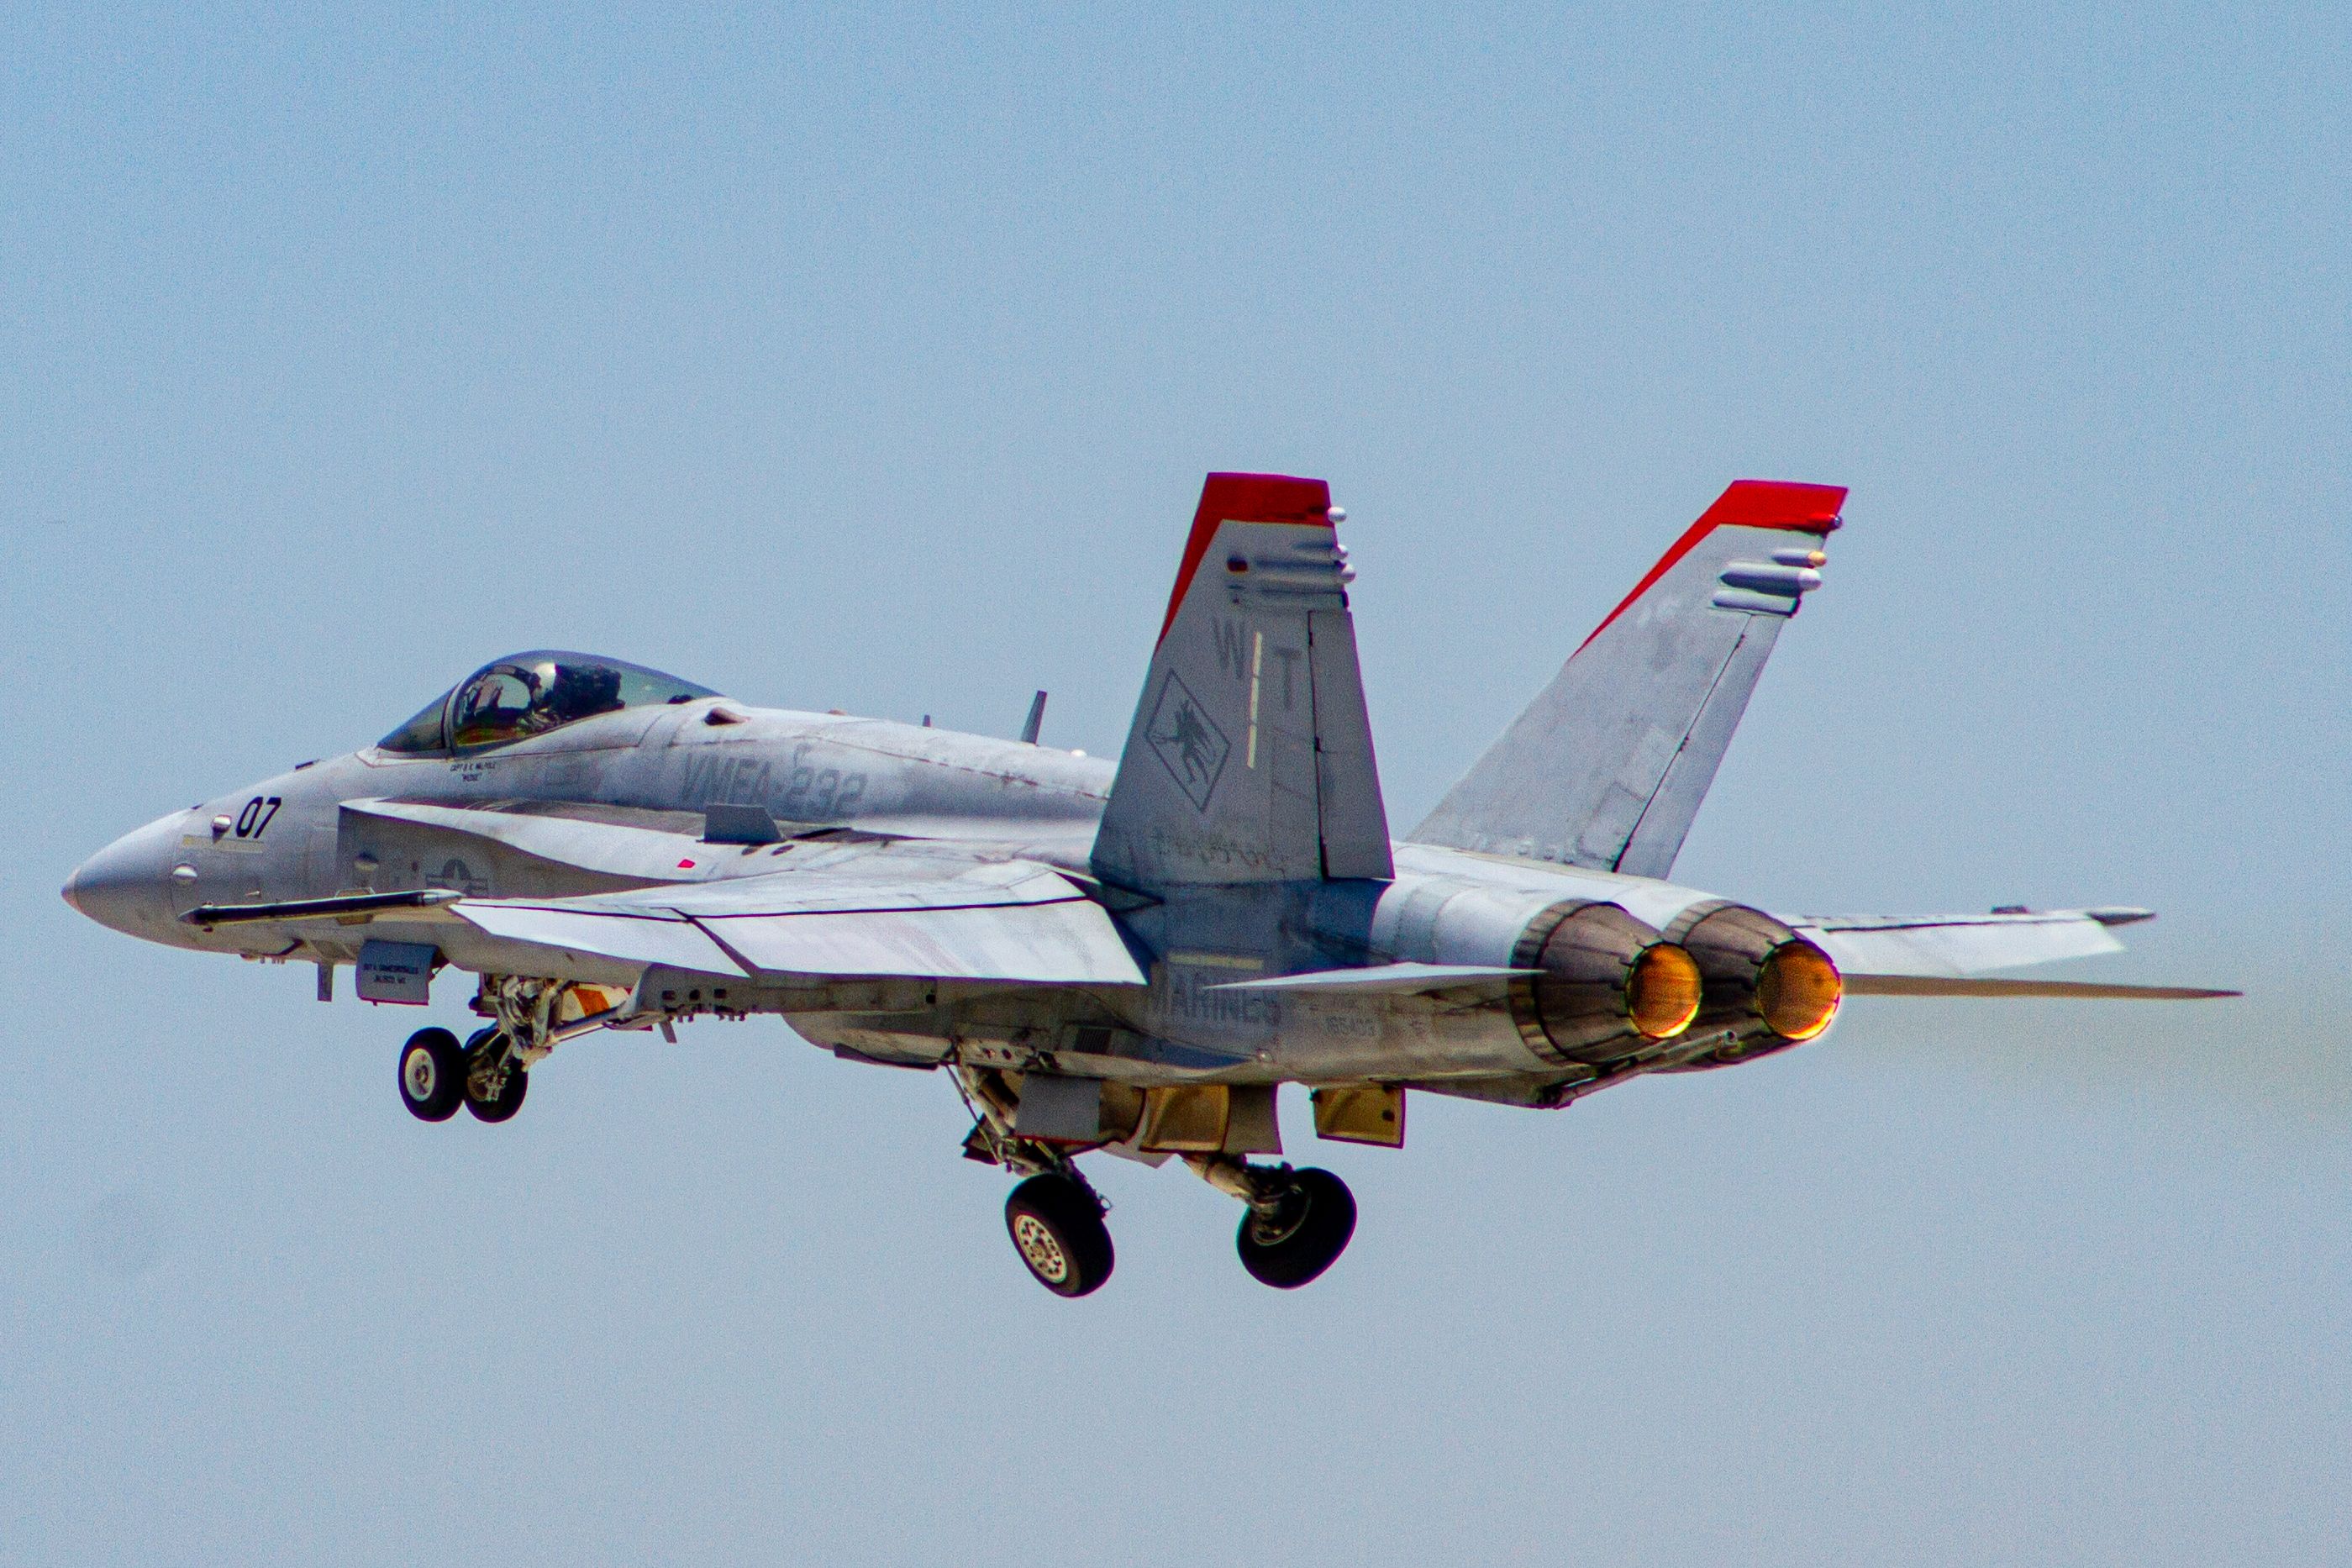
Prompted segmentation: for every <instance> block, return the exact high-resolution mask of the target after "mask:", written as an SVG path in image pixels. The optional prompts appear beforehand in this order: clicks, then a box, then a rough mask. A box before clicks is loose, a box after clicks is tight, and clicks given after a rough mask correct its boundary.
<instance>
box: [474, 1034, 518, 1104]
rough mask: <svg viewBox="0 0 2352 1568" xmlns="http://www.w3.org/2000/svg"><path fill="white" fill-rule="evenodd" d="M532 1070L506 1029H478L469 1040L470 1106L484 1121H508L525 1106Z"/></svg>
mask: <svg viewBox="0 0 2352 1568" xmlns="http://www.w3.org/2000/svg"><path fill="white" fill-rule="evenodd" d="M528 1089H530V1073H529V1072H528V1071H527V1070H525V1068H524V1067H523V1065H522V1063H521V1061H520V1060H519V1059H518V1058H517V1056H516V1053H515V1051H514V1048H513V1047H512V1045H511V1044H510V1043H509V1040H508V1038H507V1034H506V1031H505V1030H503V1029H499V1028H496V1027H492V1028H488V1029H477V1030H476V1031H475V1032H474V1037H473V1038H471V1039H469V1040H467V1042H466V1109H467V1110H470V1111H472V1112H473V1113H474V1115H475V1118H476V1119H477V1120H478V1121H505V1120H506V1119H507V1118H509V1116H512V1115H513V1114H514V1113H515V1112H516V1111H518V1110H521V1109H522V1097H523V1094H524V1092H525V1091H526V1090H528Z"/></svg>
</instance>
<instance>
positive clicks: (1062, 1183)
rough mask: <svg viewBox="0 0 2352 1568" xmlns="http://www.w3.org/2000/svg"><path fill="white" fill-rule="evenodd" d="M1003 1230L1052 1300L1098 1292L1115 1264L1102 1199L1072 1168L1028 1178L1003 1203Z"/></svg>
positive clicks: (1115, 1257)
mask: <svg viewBox="0 0 2352 1568" xmlns="http://www.w3.org/2000/svg"><path fill="white" fill-rule="evenodd" d="M1004 1228H1005V1229H1006V1230H1008V1231H1010V1232H1012V1233H1013V1246H1014V1247H1017V1248H1018V1249H1019V1250H1020V1253H1021V1261H1022V1262H1024V1263H1025V1264H1027V1265H1028V1266H1029V1272H1030V1273H1032V1274H1034V1275H1035V1276H1036V1277H1037V1283H1038V1284H1040V1285H1043V1286H1044V1287H1045V1289H1048V1290H1051V1291H1052V1292H1054V1294H1055V1295H1056V1296H1084V1295H1086V1294H1087V1293H1088V1292H1089V1291H1092V1290H1096V1289H1100V1288H1101V1286H1102V1282H1103V1281H1104V1280H1106V1279H1109V1278H1110V1270H1111V1265H1112V1264H1113V1263H1115V1262H1116V1261H1118V1258H1117V1255H1116V1254H1115V1253H1114V1252H1113V1251H1112V1248H1111V1245H1110V1227H1109V1226H1107V1225H1105V1224H1103V1204H1102V1199H1100V1198H1099V1197H1097V1196H1096V1195H1095V1190H1094V1188H1093V1187H1091V1186H1089V1185H1087V1183H1086V1181H1085V1180H1084V1179H1083V1178H1082V1177H1080V1176H1079V1175H1078V1173H1076V1171H1075V1170H1073V1171H1071V1172H1069V1173H1067V1174H1065V1173H1061V1172H1058V1171H1049V1172H1046V1173H1045V1174H1043V1175H1037V1176H1032V1177H1030V1178H1029V1179H1028V1180H1027V1181H1025V1182H1024V1183H1022V1184H1020V1185H1019V1186H1017V1187H1015V1188H1013V1195H1012V1196H1011V1197H1009V1198H1006V1199H1005V1200H1004Z"/></svg>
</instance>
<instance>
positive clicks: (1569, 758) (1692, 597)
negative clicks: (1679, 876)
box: [1412, 479, 1846, 877]
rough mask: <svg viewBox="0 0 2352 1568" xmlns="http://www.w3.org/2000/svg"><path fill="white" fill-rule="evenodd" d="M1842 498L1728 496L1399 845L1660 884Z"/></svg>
mask: <svg viewBox="0 0 2352 1568" xmlns="http://www.w3.org/2000/svg"><path fill="white" fill-rule="evenodd" d="M1845 495H1846V492H1845V490H1844V489H1843V488H1842V487H1839V486H1835V485H1799V484H1783V483H1778V482H1774V481H1769V480H1764V479H1740V480H1738V481H1737V482H1736V483H1734V484H1733V485H1732V486H1731V488H1730V489H1727V490H1725V491H1724V492H1723V494H1722V496H1721V497H1720V498H1719V499H1718V500H1717V501H1716V503H1715V504H1714V505H1713V506H1711V507H1709V508H1707V509H1706V514H1705V515H1704V516H1702V517H1701V518H1700V519H1699V520H1698V521H1696V522H1695V523H1693V524H1692V525H1691V526H1690V529H1689V531H1687V532H1685V534H1684V535H1683V536H1682V538H1680V539H1679V540H1676V541H1675V545H1674V548H1672V549H1671V550H1669V551H1667V552H1666V553H1665V554H1664V556H1663V557H1661V558H1660V560H1659V562H1658V563H1657V564H1656V565H1655V566H1654V567H1652V568H1651V569H1650V571H1649V574H1648V575H1646V576H1644V577H1643V579H1642V581H1641V582H1640V583H1638V584H1635V585H1634V588H1633V592H1632V593H1630V594H1628V595H1625V597H1624V599H1623V601H1622V602H1621V603H1620V604H1619V605H1618V606H1617V607H1616V608H1615V609H1613V610H1612V611H1610V612H1609V616H1608V618H1607V619H1605V620H1603V621H1602V622H1601V625H1600V626H1599V627H1597V628H1596V629H1595V630H1594V631H1593V633H1592V635H1591V637H1587V638H1585V639H1584V643H1583V646H1582V647H1579V648H1578V649H1577V650H1576V652H1575V653H1573V654H1571V655H1570V657H1569V660H1568V663H1567V664H1566V665H1565V666H1563V667H1562V668H1561V669H1560V672H1559V675H1558V676H1557V677H1555V678H1554V679H1553V680H1552V683H1551V684H1550V685H1549V686H1548V687H1546V688H1544V689H1543V691H1542V692H1541V693H1540V694H1539V695H1538V697H1537V698H1536V700H1534V701H1533V702H1532V703H1530V704H1528V708H1527V710H1526V711H1525V712H1523V713H1521V714H1520V715H1519V716H1518V718H1517V720H1515V721H1513V722H1512V724H1511V727H1510V728H1509V729H1508V730H1507V731H1504V733H1503V738H1502V739H1501V740H1499V741H1497V742H1495V744H1494V745H1493V747H1491V748H1490V749H1489V750H1488V751H1487V752H1486V755H1485V756H1483V757H1481V758H1479V759H1478V763H1477V765H1476V766H1475V767H1474V768H1472V769H1471V770H1470V772H1469V773H1467V774H1465V776H1464V777H1463V779H1462V782H1461V783H1459V784H1455V785H1454V788H1453V790H1452V791H1451V792H1449V793H1448V794H1447V795H1446V796H1445V798H1444V800H1443V801H1441V802H1439V803H1438V806H1437V809H1436V810H1435V811H1433V812H1432V813H1431V814H1430V816H1429V819H1428V820H1427V821H1425V822H1423V824H1422V825H1421V826H1419V827H1417V828H1415V829H1414V830H1413V835H1412V837H1414V838H1415V839H1416V840H1418V841H1420V842H1422V843H1425V844H1444V845H1449V846H1452V847H1454V848H1458V849H1475V850H1482V851H1485V852H1486V853H1489V854H1497V855H1519V856H1525V857H1528V858H1532V859H1538V860H1550V861H1554V862H1557V863H1559V864H1562V865H1569V866H1588V867H1592V868H1598V869H1601V870H1612V871H1623V872H1627V873H1630V874H1632V875H1634V876H1642V877H1664V876H1665V875H1666V874H1667V873H1668V872H1670V871H1671V870H1673V868H1674V864H1675V856H1676V855H1677V854H1678V853H1680V852H1681V849H1682V847H1683V839H1684V837H1685V835H1687V834H1688V833H1689V832H1690V826H1691V821H1692V819H1693V818H1694V817H1696V816H1697V815H1698V807H1699V803H1700V802H1701V801H1702V800H1704V799H1706V791H1707V786H1708V785H1710V784H1713V783H1714V782H1715V772H1716V769H1717V766H1718V765H1719V764H1720V763H1722V761H1723V753H1724V751H1725V750H1726V748H1727V747H1728V746H1729V745H1730V744H1731V734H1732V731H1734V730H1735V729H1737V728H1738V725H1739V716H1740V714H1741V713H1743V712H1745V711H1746V710H1747V708H1748V696H1749V694H1750V693H1752V692H1753V691H1754V690H1755V689H1756V680H1757V678H1758V677H1759V676H1760V675H1761V674H1763V672H1764V661H1765V659H1766V658H1769V657H1770V655H1771V652H1772V644H1773V641H1774V639H1775V638H1776V637H1779V636H1780V624H1781V623H1782V622H1783V621H1785V620H1787V619H1788V618H1789V617H1790V616H1793V615H1795V614H1796V613H1797V607H1798V605H1800V604H1801V602H1802V600H1803V598H1804V595H1806V593H1808V592H1809V591H1811V589H1813V588H1816V587H1819V586H1820V585H1821V581H1822V579H1821V570H1820V569H1821V566H1822V562H1823V560H1824V559H1825V557H1824V555H1823V552H1822V545H1823V544H1824V543H1825V542H1827V540H1828V538H1829V535H1830V532H1831V531H1832V530H1833V529H1835V528H1836V527H1837V526H1838V509H1839V508H1840V507H1841V506H1843V504H1844V502H1845Z"/></svg>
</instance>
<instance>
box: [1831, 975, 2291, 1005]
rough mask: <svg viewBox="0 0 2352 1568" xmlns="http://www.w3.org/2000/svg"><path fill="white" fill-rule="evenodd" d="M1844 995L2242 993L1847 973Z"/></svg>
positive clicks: (2087, 997)
mask: <svg viewBox="0 0 2352 1568" xmlns="http://www.w3.org/2000/svg"><path fill="white" fill-rule="evenodd" d="M1845 994H1847V995H1849V996H2051V997H2062V998H2072V999H2074V1000H2075V1001H2078V1002H2200V1001H2206V1000H2210V999H2211V998H2213V997H2217V996H2242V995H2244V994H2245V993H2244V992H2242V991H2209V990H2206V989H2204V988H2202V987H2200V986H2194V985H2108V984H2102V983H2099V982H2096V981H2087V980H1989V979H1984V978H1981V977H1966V978H1961V977H1952V976H1945V975H1934V974H1848V975H1847V976H1846V977H1845Z"/></svg>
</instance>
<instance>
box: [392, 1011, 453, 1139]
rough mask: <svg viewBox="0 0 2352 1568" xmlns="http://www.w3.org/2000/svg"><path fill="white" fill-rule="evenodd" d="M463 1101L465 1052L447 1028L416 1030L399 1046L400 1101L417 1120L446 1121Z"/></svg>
mask: <svg viewBox="0 0 2352 1568" xmlns="http://www.w3.org/2000/svg"><path fill="white" fill-rule="evenodd" d="M465 1099H466V1051H465V1047H462V1046H460V1045H458V1044H457V1036H455V1035H453V1034H451V1033H450V1032H449V1031H448V1030H446V1029H419V1030H417V1031H416V1033H415V1034H413V1035H411V1036H409V1037H408V1043H407V1044H406V1045H404V1046H403V1047H400V1101H401V1103H402V1104H403V1105H405V1106H407V1107H408V1113H409V1114H410V1115H411V1116H414V1117H415V1118H416V1119H417V1120H418V1121H448V1120H449V1118H451V1117H452V1116H455V1115H457V1107H458V1106H459V1105H461V1104H462V1103H464V1101H465Z"/></svg>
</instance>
